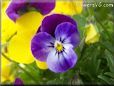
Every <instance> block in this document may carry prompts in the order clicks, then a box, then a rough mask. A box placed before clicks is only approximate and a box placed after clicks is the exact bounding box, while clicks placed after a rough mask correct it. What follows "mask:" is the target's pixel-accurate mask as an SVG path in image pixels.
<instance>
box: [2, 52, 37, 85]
mask: <svg viewBox="0 0 114 86" xmlns="http://www.w3.org/2000/svg"><path fill="white" fill-rule="evenodd" d="M2 55H3V56H4V57H5V58H6V59H7V60H9V61H10V62H13V63H15V64H16V65H17V66H18V67H19V68H20V69H21V70H23V71H24V72H25V73H26V74H27V75H28V76H29V77H30V78H32V79H33V81H34V82H35V83H37V82H38V81H37V80H36V79H34V77H33V76H32V74H30V73H29V72H28V71H26V70H25V69H24V68H22V67H21V66H19V63H17V62H15V61H13V60H11V59H10V58H9V57H8V56H7V55H5V54H4V53H2Z"/></svg>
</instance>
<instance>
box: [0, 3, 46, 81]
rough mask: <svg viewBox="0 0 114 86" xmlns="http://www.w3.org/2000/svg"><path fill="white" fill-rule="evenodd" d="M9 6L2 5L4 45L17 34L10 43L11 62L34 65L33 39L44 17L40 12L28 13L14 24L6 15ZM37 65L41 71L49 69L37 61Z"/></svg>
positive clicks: (9, 55) (6, 4)
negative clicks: (31, 46) (31, 47)
mask: <svg viewBox="0 0 114 86" xmlns="http://www.w3.org/2000/svg"><path fill="white" fill-rule="evenodd" d="M8 4H9V2H3V3H2V40H1V41H2V44H5V43H6V42H7V40H8V39H9V38H10V37H11V36H12V35H13V34H14V33H15V32H17V34H16V35H15V36H13V37H12V39H11V40H10V41H9V44H8V46H7V48H8V53H7V55H8V57H9V58H10V59H11V60H13V61H16V62H18V63H24V64H29V63H32V62H33V61H35V59H34V57H33V55H32V53H31V49H30V45H31V39H32V37H33V36H34V34H35V33H36V32H37V30H38V27H39V25H40V23H41V21H42V19H43V16H42V15H41V14H40V13H38V12H28V13H25V14H24V15H22V16H21V17H20V18H18V19H17V20H16V23H14V22H13V21H12V20H10V19H9V17H8V16H7V15H6V13H5V10H6V8H7V6H8ZM36 64H37V66H38V67H39V68H40V69H47V65H46V63H44V62H39V61H36ZM4 70H5V69H4ZM7 74H8V71H7V73H6V75H7ZM2 79H3V81H4V80H5V79H4V77H2Z"/></svg>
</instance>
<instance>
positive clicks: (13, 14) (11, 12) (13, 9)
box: [6, 0, 26, 21]
mask: <svg viewBox="0 0 114 86" xmlns="http://www.w3.org/2000/svg"><path fill="white" fill-rule="evenodd" d="M25 3H26V0H21V1H20V0H12V1H11V3H10V4H9V6H8V8H7V10H6V13H7V15H8V16H9V18H10V19H12V20H13V21H16V19H17V18H19V14H18V13H17V11H18V10H19V9H22V8H23V7H24V6H25Z"/></svg>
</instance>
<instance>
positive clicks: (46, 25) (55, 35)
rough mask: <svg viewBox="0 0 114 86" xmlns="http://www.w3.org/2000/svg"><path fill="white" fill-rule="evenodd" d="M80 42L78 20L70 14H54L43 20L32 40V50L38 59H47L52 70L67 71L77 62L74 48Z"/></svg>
mask: <svg viewBox="0 0 114 86" xmlns="http://www.w3.org/2000/svg"><path fill="white" fill-rule="evenodd" d="M79 43H80V36H79V32H78V29H77V25H76V22H75V21H74V20H73V19H72V18H71V17H69V16H65V15H61V14H53V15H50V16H47V17H45V18H44V20H43V21H42V25H41V26H40V28H39V31H38V33H37V34H36V35H35V36H34V37H33V39H32V41H31V51H32V53H33V55H34V57H35V58H36V59H38V60H40V61H45V62H46V63H47V65H48V68H49V69H50V70H51V71H53V72H56V73H58V72H65V71H67V70H68V69H70V68H73V67H74V65H75V64H76V62H77V55H76V53H75V51H74V50H73V49H74V48H75V47H76V46H78V45H79Z"/></svg>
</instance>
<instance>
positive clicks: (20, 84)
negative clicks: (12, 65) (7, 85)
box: [14, 78, 23, 86]
mask: <svg viewBox="0 0 114 86" xmlns="http://www.w3.org/2000/svg"><path fill="white" fill-rule="evenodd" d="M14 86H23V81H22V80H21V79H20V78H16V79H15V82H14Z"/></svg>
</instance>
